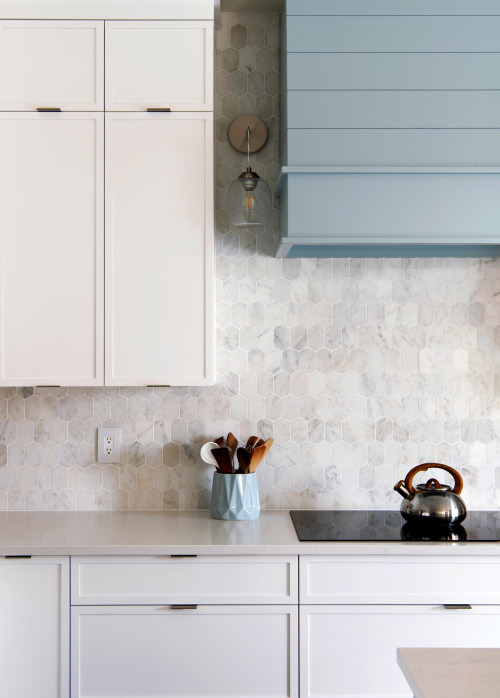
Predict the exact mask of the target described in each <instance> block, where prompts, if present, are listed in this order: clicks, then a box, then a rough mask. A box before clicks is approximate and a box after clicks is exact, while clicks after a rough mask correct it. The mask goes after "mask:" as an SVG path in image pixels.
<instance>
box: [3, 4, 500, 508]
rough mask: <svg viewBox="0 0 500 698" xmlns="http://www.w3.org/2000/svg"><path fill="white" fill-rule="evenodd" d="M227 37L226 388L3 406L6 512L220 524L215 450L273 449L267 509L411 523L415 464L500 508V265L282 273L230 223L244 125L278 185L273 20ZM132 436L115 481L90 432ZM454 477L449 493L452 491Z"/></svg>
mask: <svg viewBox="0 0 500 698" xmlns="http://www.w3.org/2000/svg"><path fill="white" fill-rule="evenodd" d="M222 20H223V26H222V29H220V30H218V31H217V32H216V71H217V72H216V185H217V187H216V207H217V232H216V243H217V258H216V268H217V275H216V277H217V281H216V294H217V374H218V375H217V384H216V386H215V387H213V388H173V389H169V388H155V389H151V388H137V389H136V388H127V387H124V388H69V389H65V388H57V389H54V388H52V389H49V388H42V389H39V388H37V389H34V390H33V389H32V388H18V389H15V388H3V389H0V509H2V510H6V509H8V510H16V509H26V510H33V509H37V510H39V509H46V510H64V509H80V510H88V509H176V508H181V509H195V508H208V507H209V499H210V489H211V479H212V472H213V469H212V468H211V467H208V466H205V465H204V464H203V463H202V462H201V460H200V456H199V448H200V445H201V444H202V443H203V442H204V441H205V440H210V439H213V438H214V437H217V436H220V435H221V434H226V433H227V432H228V431H233V432H234V433H235V434H236V435H237V436H238V437H240V439H246V437H248V436H249V435H250V434H253V433H255V434H259V435H261V436H263V437H269V436H272V437H273V438H274V440H275V444H274V446H273V448H272V450H271V452H270V453H269V455H268V456H267V458H266V460H265V462H264V463H262V464H261V465H260V466H259V468H258V471H257V472H258V479H259V486H260V493H261V503H262V507H263V508H267V509H281V508H284V509H289V508H308V507H313V508H314V507H318V508H329V507H336V508H361V509H363V508H390V509H395V508H398V507H399V503H400V497H399V495H397V494H396V493H395V492H394V491H393V490H392V486H393V484H394V483H395V482H396V481H397V480H398V479H400V478H402V477H404V475H405V474H406V472H407V471H408V470H409V469H410V468H411V467H413V466H414V465H416V464H417V463H421V462H425V461H432V462H442V463H448V464H450V465H453V466H454V467H455V468H457V469H459V470H460V472H461V473H462V476H463V477H464V484H465V487H464V499H465V501H466V503H467V504H468V506H472V507H474V508H478V509H481V508H482V509H485V508H489V507H493V508H497V507H498V506H500V419H499V417H500V372H498V373H497V366H498V365H499V362H498V358H499V348H500V261H499V260H497V259H462V260H458V259H446V260H444V259H439V260H436V259H425V260H424V259H421V260H415V259H338V260H337V259H335V260H332V259H323V260H313V259H307V260H279V259H275V258H274V257H273V245H274V244H275V242H276V233H277V228H278V211H277V210H274V211H273V214H272V218H271V221H270V224H269V226H268V230H267V231H266V232H264V233H262V234H260V235H259V236H255V235H253V234H249V233H246V232H244V233H242V234H236V233H234V232H231V230H230V226H229V221H228V219H227V215H226V213H225V211H224V205H225V196H226V194H227V187H228V185H229V182H230V180H231V178H233V177H236V176H238V175H239V174H240V172H241V170H242V166H243V164H244V159H243V157H242V156H241V155H240V154H238V153H236V152H235V151H234V150H233V149H232V148H231V146H230V145H229V144H228V142H227V130H228V126H229V123H230V121H231V119H232V118H234V117H235V116H237V115H239V114H241V113H246V112H253V113H257V114H259V115H260V116H262V117H263V118H264V119H265V121H266V123H267V125H268V127H269V132H270V138H269V141H268V143H267V144H266V146H265V147H264V149H263V150H262V151H261V152H260V153H258V154H256V156H255V157H254V158H253V162H254V163H255V169H256V170H257V171H258V172H259V174H260V175H261V176H264V177H265V178H266V179H267V180H268V181H269V182H270V184H271V187H272V188H273V186H274V185H275V184H276V180H277V174H278V161H279V156H278V146H279V133H278V130H279V88H278V83H279V79H278V78H279V73H278V70H279V55H278V49H279V17H278V15H277V14H229V13H227V14H223V15H222ZM101 425H104V426H120V427H121V429H122V438H123V444H122V449H121V464H120V465H99V464H97V463H96V448H95V442H96V429H97V427H99V426H101ZM446 477H447V476H446V475H445V478H446Z"/></svg>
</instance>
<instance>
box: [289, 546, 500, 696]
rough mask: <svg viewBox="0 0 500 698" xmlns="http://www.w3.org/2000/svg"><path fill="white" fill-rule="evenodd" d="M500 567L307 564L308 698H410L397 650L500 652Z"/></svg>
mask: <svg viewBox="0 0 500 698" xmlns="http://www.w3.org/2000/svg"><path fill="white" fill-rule="evenodd" d="M499 562H500V559H499V558H498V557H487V556H484V555H482V556H475V557H469V556H466V555H454V556H447V557H444V556H438V555H432V554H429V555H422V554H416V555H304V556H301V557H300V564H299V570H300V604H301V605H300V618H299V624H300V696H301V698H319V697H320V696H321V698H409V697H411V691H410V689H409V687H408V684H407V683H406V681H405V679H404V677H403V674H402V672H401V670H400V669H399V667H398V665H397V662H396V650H397V648H398V647H500V586H499V579H500V578H499V575H500V565H499Z"/></svg>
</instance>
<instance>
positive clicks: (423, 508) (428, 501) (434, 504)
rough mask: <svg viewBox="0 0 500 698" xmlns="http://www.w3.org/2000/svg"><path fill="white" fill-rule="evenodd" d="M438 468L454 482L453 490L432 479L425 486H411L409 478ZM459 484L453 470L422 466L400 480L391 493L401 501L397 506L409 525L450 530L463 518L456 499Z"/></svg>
mask: <svg viewBox="0 0 500 698" xmlns="http://www.w3.org/2000/svg"><path fill="white" fill-rule="evenodd" d="M429 468H441V470H446V471H447V472H448V473H451V474H452V475H453V477H454V479H455V487H454V488H453V489H451V487H449V486H448V485H441V484H440V483H439V482H438V481H437V480H436V479H435V478H431V479H430V480H428V481H427V482H426V483H425V485H417V487H416V488H415V487H414V486H413V478H414V477H415V475H416V474H417V473H419V472H420V471H421V470H429ZM463 484H464V483H463V480H462V477H461V475H460V473H458V472H457V471H456V470H455V469H454V468H452V467H451V466H449V465H442V464H441V463H423V464H422V465H417V466H416V467H415V468H412V469H411V470H410V472H409V473H408V475H407V476H406V478H405V479H404V480H400V481H399V482H398V483H397V484H396V485H394V489H395V490H396V492H399V494H400V495H401V496H402V497H404V501H403V502H402V503H401V514H402V516H403V518H405V519H406V520H407V521H409V522H410V523H411V524H413V525H422V524H428V525H436V524H438V525H439V524H441V525H445V526H454V525H456V524H459V523H460V522H461V521H463V520H464V519H465V517H466V515H467V509H466V507H465V504H464V501H463V499H462V498H461V497H460V496H459V495H460V492H461V491H462V488H463Z"/></svg>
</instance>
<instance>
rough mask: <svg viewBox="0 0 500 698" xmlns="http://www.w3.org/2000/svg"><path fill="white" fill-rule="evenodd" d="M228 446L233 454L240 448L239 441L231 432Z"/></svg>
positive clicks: (227, 440)
mask: <svg viewBox="0 0 500 698" xmlns="http://www.w3.org/2000/svg"><path fill="white" fill-rule="evenodd" d="M226 446H227V447H228V449H229V450H230V451H231V452H232V453H233V454H234V452H235V451H236V449H237V448H238V439H237V438H236V436H235V435H234V434H232V433H231V432H229V434H228V435H227V439H226Z"/></svg>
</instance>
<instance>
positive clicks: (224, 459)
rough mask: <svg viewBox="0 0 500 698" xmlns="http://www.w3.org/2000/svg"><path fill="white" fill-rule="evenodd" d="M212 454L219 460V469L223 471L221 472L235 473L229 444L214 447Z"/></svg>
mask: <svg viewBox="0 0 500 698" xmlns="http://www.w3.org/2000/svg"><path fill="white" fill-rule="evenodd" d="M212 455H213V457H214V458H215V460H216V461H217V465H218V466H219V470H220V471H221V473H225V474H226V475H233V474H234V468H233V462H232V459H231V451H230V450H229V449H228V447H227V446H220V447H219V448H213V449H212Z"/></svg>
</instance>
